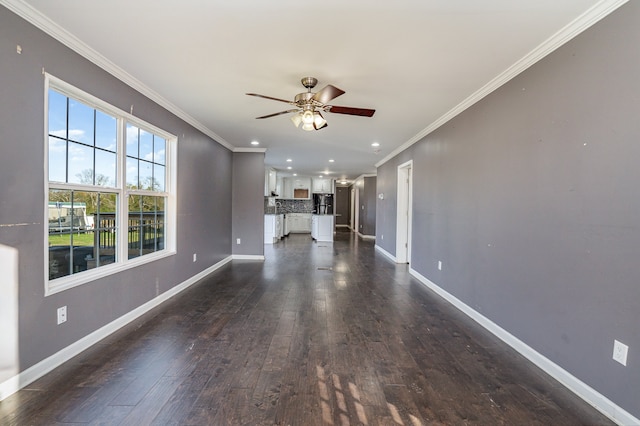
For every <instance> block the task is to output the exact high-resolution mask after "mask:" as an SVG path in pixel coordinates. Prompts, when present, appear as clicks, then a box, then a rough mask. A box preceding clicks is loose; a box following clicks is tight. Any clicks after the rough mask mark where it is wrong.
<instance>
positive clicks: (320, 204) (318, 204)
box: [313, 194, 333, 214]
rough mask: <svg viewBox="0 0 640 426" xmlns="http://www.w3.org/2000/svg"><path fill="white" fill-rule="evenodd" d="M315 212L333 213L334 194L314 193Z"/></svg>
mask: <svg viewBox="0 0 640 426" xmlns="http://www.w3.org/2000/svg"><path fill="white" fill-rule="evenodd" d="M313 213H314V214H333V194H313Z"/></svg>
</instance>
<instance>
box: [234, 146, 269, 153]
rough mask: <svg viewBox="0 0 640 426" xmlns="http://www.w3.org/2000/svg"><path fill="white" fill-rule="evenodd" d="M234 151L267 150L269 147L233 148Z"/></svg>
mask: <svg viewBox="0 0 640 426" xmlns="http://www.w3.org/2000/svg"><path fill="white" fill-rule="evenodd" d="M233 152H267V148H243V147H239V148H233Z"/></svg>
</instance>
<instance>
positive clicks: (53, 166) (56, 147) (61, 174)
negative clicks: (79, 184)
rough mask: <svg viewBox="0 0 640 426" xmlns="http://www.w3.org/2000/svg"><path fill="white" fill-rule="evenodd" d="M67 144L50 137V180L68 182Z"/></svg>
mask: <svg viewBox="0 0 640 426" xmlns="http://www.w3.org/2000/svg"><path fill="white" fill-rule="evenodd" d="M66 176H67V142H66V141H64V140H62V139H58V138H54V137H49V180H50V181H53V182H66V179H67V177H66Z"/></svg>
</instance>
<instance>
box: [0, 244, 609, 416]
mask: <svg viewBox="0 0 640 426" xmlns="http://www.w3.org/2000/svg"><path fill="white" fill-rule="evenodd" d="M265 257H266V261H265V262H264V263H262V262H251V261H233V262H232V263H230V264H228V265H226V266H224V267H222V268H221V269H220V270H219V271H217V272H216V273H214V274H213V275H212V276H210V277H208V278H207V279H204V280H203V281H202V282H200V283H198V284H196V285H194V286H192V287H191V288H190V289H188V290H186V291H185V292H183V293H182V294H180V295H178V296H176V297H175V298H173V299H171V300H170V301H168V302H167V303H165V304H164V305H163V306H161V307H159V308H158V309H155V310H153V311H152V312H149V313H148V314H146V315H144V316H143V317H141V318H139V319H138V320H136V321H134V322H133V323H132V324H129V325H128V326H126V327H125V328H123V329H121V330H120V331H118V332H116V333H115V334H114V335H112V336H110V337H109V338H107V339H106V340H105V341H103V342H101V343H100V344H97V345H95V346H94V347H92V348H91V349H89V350H87V351H86V352H84V353H83V354H81V355H80V356H78V357H76V358H74V359H73V360H72V361H70V362H68V363H67V364H65V365H64V366H62V367H61V368H58V369H56V370H54V371H53V372H52V373H50V374H48V375H47V376H45V377H43V378H41V379H40V380H38V381H36V382H34V383H33V384H31V385H29V386H27V387H26V388H25V389H23V390H22V391H20V392H18V393H17V394H14V395H12V396H11V397H9V398H7V399H6V400H5V401H3V402H1V403H0V424H10V425H28V424H36V425H40V424H43V425H45V424H47V425H48V424H85V423H86V424H109V425H111V424H123V425H147V424H157V425H167V424H173V425H227V424H228V425H274V424H276V425H360V424H363V425H407V426H415V425H429V424H436V425H437V424H446V425H463V424H480V425H497V424H507V425H523V424H526V425H532V424H539V425H550V424H553V425H576V424H610V422H609V421H608V419H606V418H605V417H603V416H602V415H600V414H599V413H598V412H597V411H595V410H594V409H593V408H591V407H590V406H589V405H588V404H586V403H585V402H583V401H582V400H580V399H579V398H577V397H576V396H575V395H573V394H572V393H570V392H569V391H567V390H566V389H565V388H563V387H562V386H561V385H560V384H558V383H557V382H555V381H554V380H552V379H551V378H549V377H548V376H547V375H546V374H544V373H542V372H541V371H540V370H538V369H537V368H536V367H534V366H532V365H531V364H530V363H529V362H528V361H526V360H524V358H522V357H521V356H520V355H519V354H517V353H515V352H514V351H513V350H511V349H510V348H509V347H507V346H506V345H505V344H504V343H502V342H501V341H499V340H498V339H497V338H495V337H494V336H493V335H491V334H489V333H488V332H486V331H485V330H484V329H482V328H481V327H480V326H478V325H477V324H475V323H474V322H472V321H471V320H469V319H468V318H467V317H466V316H464V315H463V314H462V313H460V312H459V311H457V310H456V309H455V308H453V307H451V306H450V305H449V304H447V303H446V302H444V301H442V300H441V299H439V298H438V297H437V296H435V295H434V294H433V293H432V292H431V291H430V290H428V289H426V288H425V287H424V286H422V285H421V284H420V283H419V282H418V281H416V280H415V279H412V278H411V277H410V275H409V273H408V270H407V267H406V265H395V264H393V263H391V262H390V261H389V260H388V259H386V258H385V257H384V256H382V255H380V254H378V253H377V252H376V251H375V249H374V243H373V242H371V241H362V240H358V239H356V238H354V237H353V234H351V233H350V232H344V231H339V232H338V233H337V234H336V241H335V242H334V243H316V242H312V241H311V239H310V237H309V235H308V234H298V235H295V234H292V235H290V236H289V237H287V238H286V239H285V240H283V241H282V242H279V243H277V244H273V245H267V246H265Z"/></svg>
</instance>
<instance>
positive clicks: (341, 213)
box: [333, 186, 351, 226]
mask: <svg viewBox="0 0 640 426" xmlns="http://www.w3.org/2000/svg"><path fill="white" fill-rule="evenodd" d="M350 193H351V189H350V188H349V187H346V186H337V187H336V195H335V197H334V198H335V199H334V200H333V202H334V203H335V205H336V209H335V213H336V225H346V226H348V225H349V218H350V217H351V209H350V207H351V205H350V204H349V195H350Z"/></svg>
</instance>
